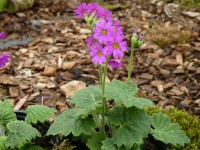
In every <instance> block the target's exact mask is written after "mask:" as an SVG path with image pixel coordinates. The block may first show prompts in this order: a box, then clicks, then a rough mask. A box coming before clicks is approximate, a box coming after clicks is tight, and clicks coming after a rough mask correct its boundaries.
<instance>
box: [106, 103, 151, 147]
mask: <svg viewBox="0 0 200 150" xmlns="http://www.w3.org/2000/svg"><path fill="white" fill-rule="evenodd" d="M108 117H109V120H110V122H111V123H112V124H114V125H116V126H119V128H118V129H117V130H116V131H115V132H114V135H113V142H114V144H117V146H118V147H121V146H123V145H124V146H125V147H126V148H127V149H130V148H131V147H132V146H133V145H134V144H137V145H139V144H141V143H142V142H143V138H145V137H147V136H148V133H150V131H151V126H150V118H149V116H148V115H147V114H146V112H145V111H144V110H141V109H138V108H136V107H130V108H126V107H124V106H115V107H114V108H113V109H112V110H111V112H110V113H109V116H108Z"/></svg>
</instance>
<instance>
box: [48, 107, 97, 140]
mask: <svg viewBox="0 0 200 150" xmlns="http://www.w3.org/2000/svg"><path fill="white" fill-rule="evenodd" d="M83 111H84V110H82V109H79V108H74V109H69V110H66V111H64V112H63V113H62V114H61V115H59V116H58V117H56V119H55V121H54V123H53V124H52V125H51V126H50V129H49V130H48V132H47V135H50V134H51V135H56V134H60V133H61V134H63V135H65V136H67V135H69V134H70V133H72V134H73V135H74V136H79V135H80V134H81V133H84V134H87V135H89V134H90V133H91V131H92V130H93V129H94V128H95V127H96V124H95V122H94V120H93V119H92V118H88V117H87V116H83V115H82V112H83Z"/></svg>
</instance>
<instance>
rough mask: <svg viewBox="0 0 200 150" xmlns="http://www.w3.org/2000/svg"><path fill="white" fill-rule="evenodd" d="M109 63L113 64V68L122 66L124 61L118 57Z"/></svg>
mask: <svg viewBox="0 0 200 150" xmlns="http://www.w3.org/2000/svg"><path fill="white" fill-rule="evenodd" d="M108 64H109V66H111V68H112V69H116V68H119V67H122V65H123V63H122V62H121V61H120V60H118V59H111V60H109V62H108Z"/></svg>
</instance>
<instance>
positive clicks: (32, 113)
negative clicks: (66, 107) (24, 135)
mask: <svg viewBox="0 0 200 150" xmlns="http://www.w3.org/2000/svg"><path fill="white" fill-rule="evenodd" d="M25 112H26V114H27V115H26V118H25V121H26V122H27V123H34V124H36V123H37V122H41V123H44V122H45V121H46V120H48V119H49V118H50V117H51V116H52V115H53V114H54V113H55V112H56V110H55V109H53V108H49V107H47V106H42V105H32V106H29V107H28V108H27V109H26V111H25Z"/></svg>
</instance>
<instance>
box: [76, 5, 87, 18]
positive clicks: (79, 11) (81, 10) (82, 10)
mask: <svg viewBox="0 0 200 150" xmlns="http://www.w3.org/2000/svg"><path fill="white" fill-rule="evenodd" d="M74 13H75V14H76V15H77V17H78V18H84V16H85V14H88V5H87V4H86V3H82V4H80V5H78V6H77V8H76V9H75V10H74Z"/></svg>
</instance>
